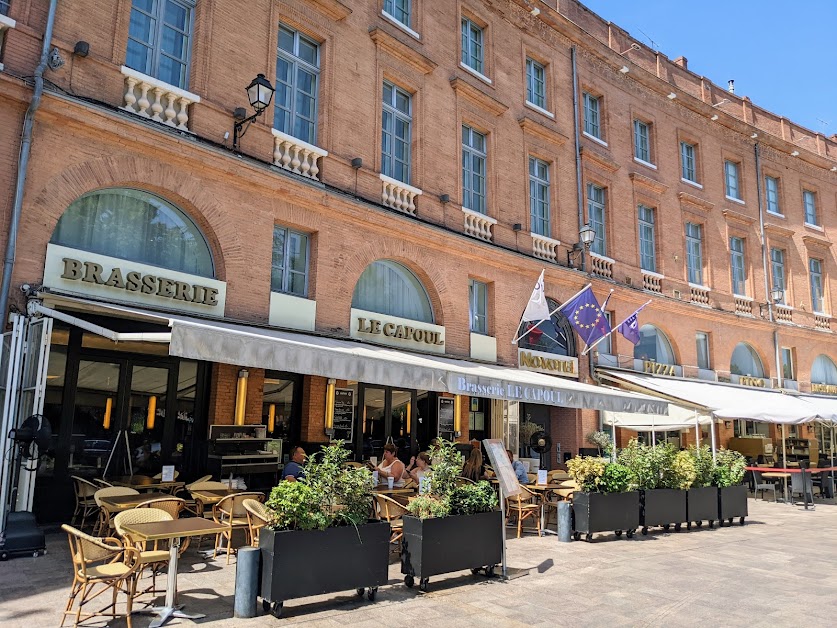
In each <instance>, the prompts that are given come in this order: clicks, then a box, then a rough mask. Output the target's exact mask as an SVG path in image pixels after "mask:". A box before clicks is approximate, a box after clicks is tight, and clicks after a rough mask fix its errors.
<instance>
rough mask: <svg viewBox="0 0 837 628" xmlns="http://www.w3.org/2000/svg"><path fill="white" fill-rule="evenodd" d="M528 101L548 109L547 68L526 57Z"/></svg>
mask: <svg viewBox="0 0 837 628" xmlns="http://www.w3.org/2000/svg"><path fill="white" fill-rule="evenodd" d="M526 101H527V102H529V103H531V104H533V105H535V106H537V107H540V108H541V109H546V69H545V68H544V67H543V65H541V64H540V63H538V62H537V61H535V60H534V59H530V58H528V57H527V58H526Z"/></svg>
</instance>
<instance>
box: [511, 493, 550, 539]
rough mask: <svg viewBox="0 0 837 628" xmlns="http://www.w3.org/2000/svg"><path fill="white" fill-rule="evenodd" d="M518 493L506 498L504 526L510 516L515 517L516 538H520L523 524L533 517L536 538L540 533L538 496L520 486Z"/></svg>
mask: <svg viewBox="0 0 837 628" xmlns="http://www.w3.org/2000/svg"><path fill="white" fill-rule="evenodd" d="M520 489H521V490H520V493H518V494H517V495H512V496H511V497H508V498H506V524H507V525H508V521H509V518H510V517H511V515H515V516H516V517H517V538H520V533H521V531H522V526H523V522H524V521H525V520H526V519H529V518H532V517H534V519H535V525H536V527H537V530H538V536H540V533H541V505H540V504H539V503H538V495H537V493H534V492H533V491H530V490H529V489H528V488H526V487H525V486H523V485H522V484H521V485H520Z"/></svg>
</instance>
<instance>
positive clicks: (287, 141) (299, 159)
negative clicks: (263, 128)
mask: <svg viewBox="0 0 837 628" xmlns="http://www.w3.org/2000/svg"><path fill="white" fill-rule="evenodd" d="M271 131H272V133H273V164H274V165H276V166H279V167H280V168H284V169H285V170H290V171H291V172H295V173H296V174H301V175H302V176H303V177H308V178H309V179H314V181H319V178H317V175H318V174H319V172H320V166H319V165H318V164H317V161H318V160H319V159H320V158H322V157H325V156H326V155H328V151H325V150H323V149H322V148H320V147H318V146H314V145H313V144H309V143H308V142H303V141H302V140H300V139H297V138H295V137H292V136H290V135H287V134H286V133H282V132H281V131H277V130H276V129H271Z"/></svg>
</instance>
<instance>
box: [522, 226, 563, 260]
mask: <svg viewBox="0 0 837 628" xmlns="http://www.w3.org/2000/svg"><path fill="white" fill-rule="evenodd" d="M529 235H531V236H532V255H534V256H535V257H537V258H538V259H542V260H545V261H547V262H557V261H558V247H559V246H561V242H560V241H559V240H553V239H552V238H548V237H546V236H543V235H539V234H537V233H530V234H529Z"/></svg>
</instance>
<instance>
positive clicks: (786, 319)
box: [776, 303, 793, 323]
mask: <svg viewBox="0 0 837 628" xmlns="http://www.w3.org/2000/svg"><path fill="white" fill-rule="evenodd" d="M776 320H777V321H778V322H780V323H792V322H793V308H792V307H788V306H787V305H782V304H780V303H777V304H776Z"/></svg>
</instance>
